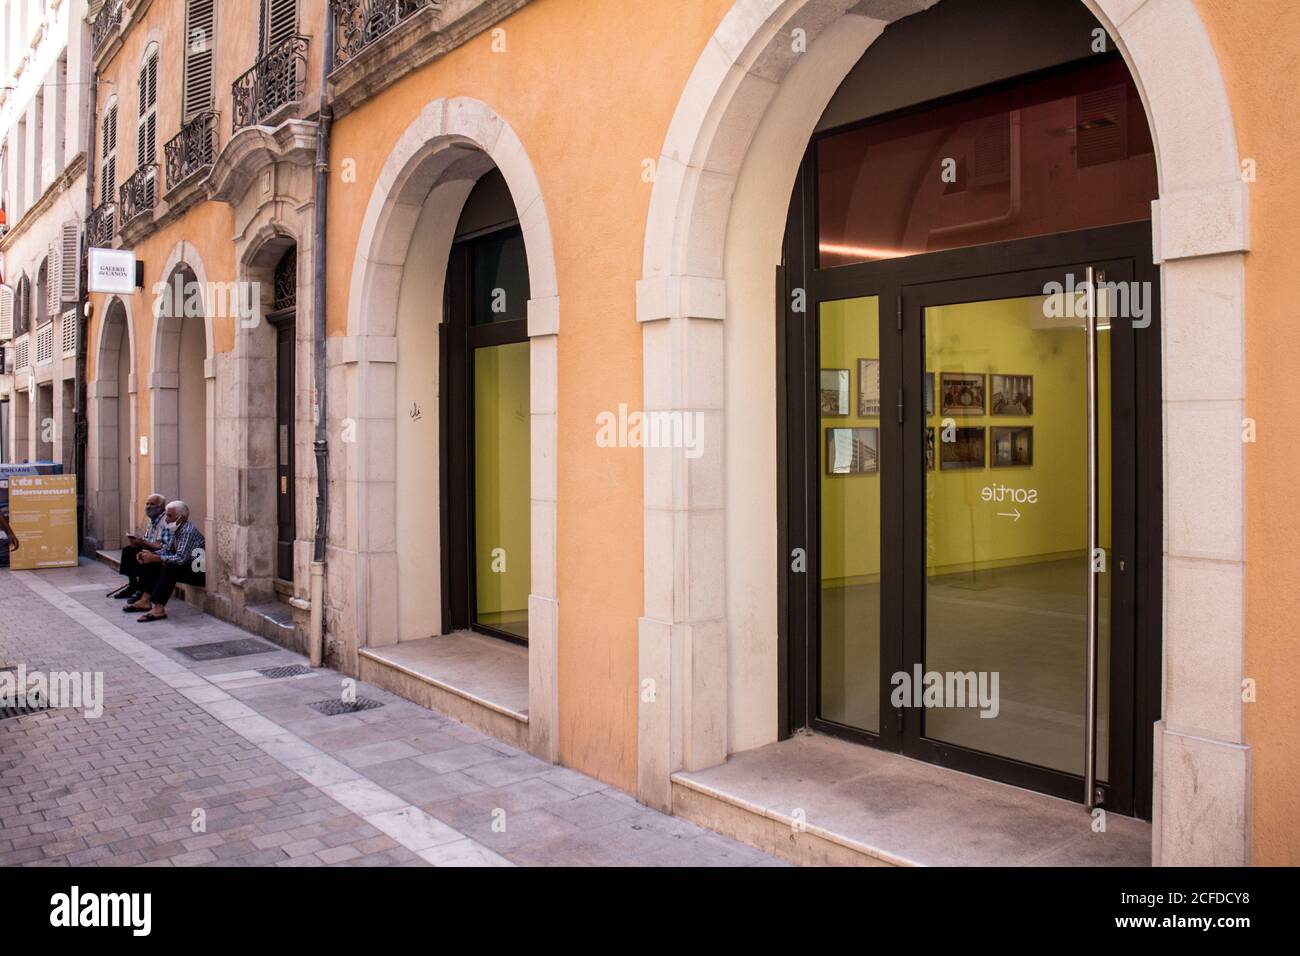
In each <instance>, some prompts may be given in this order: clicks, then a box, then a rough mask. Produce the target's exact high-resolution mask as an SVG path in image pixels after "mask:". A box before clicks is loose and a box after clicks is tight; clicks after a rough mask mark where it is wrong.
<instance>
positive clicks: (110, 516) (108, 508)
mask: <svg viewBox="0 0 1300 956" xmlns="http://www.w3.org/2000/svg"><path fill="white" fill-rule="evenodd" d="M134 367H135V362H134V346H133V343H132V340H131V323H130V318H129V316H128V314H127V310H126V305H125V304H124V303H123V302H122V300H121V299H119V298H116V297H115V298H113V299H112V300H111V301H110V302H109V303H108V308H107V309H106V310H105V313H104V320H103V322H102V323H101V325H100V333H99V347H98V349H97V350H96V352H95V370H96V374H95V381H94V382H92V383H91V385H90V388H89V390H88V391H89V396H88V397H89V412H90V416H89V417H90V441H91V447H90V449H89V460H90V468H91V474H90V483H91V488H93V489H95V491H94V495H95V498H94V500H93V501H92V503H91V509H92V513H93V517H92V521H91V536H92V537H94V538H95V539H96V541H97V543H98V546H99V547H101V548H105V549H108V550H116V549H118V548H121V547H122V545H123V543H124V541H125V535H126V534H127V532H129V531H131V530H132V529H133V528H135V527H136V526H137V525H138V524H139V523H140V522H141V520H142V519H141V518H140V517H139V516H138V515H136V505H135V502H136V487H135V468H134V465H135V453H136V446H135V437H134V436H135V378H134V371H133V370H134Z"/></svg>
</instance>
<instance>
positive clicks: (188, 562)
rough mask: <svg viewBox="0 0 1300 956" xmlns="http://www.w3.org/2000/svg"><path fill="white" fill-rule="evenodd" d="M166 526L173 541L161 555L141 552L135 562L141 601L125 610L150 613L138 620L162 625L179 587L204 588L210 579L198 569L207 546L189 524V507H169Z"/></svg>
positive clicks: (176, 504)
mask: <svg viewBox="0 0 1300 956" xmlns="http://www.w3.org/2000/svg"><path fill="white" fill-rule="evenodd" d="M167 524H168V525H169V526H170V527H171V540H170V541H168V542H167V544H165V545H164V546H163V547H162V549H161V550H159V551H142V552H140V554H139V555H138V556H137V558H136V560H137V561H138V562H139V563H140V565H141V569H140V589H141V591H142V592H143V593H142V594H141V595H140V599H139V600H138V601H132V602H131V603H129V604H128V605H127V606H126V607H124V608H123V609H122V610H124V611H148V612H149V613H147V614H144V615H142V616H141V617H139V618H138V619H137V620H140V621H146V622H147V621H162V620H166V618H167V601H168V599H169V598H170V597H171V596H172V591H173V590H174V589H175V587H176V585H178V584H197V585H198V586H199V587H203V586H204V585H205V584H206V581H207V577H206V575H205V574H204V573H203V572H202V571H197V570H195V567H196V566H197V567H200V568H201V567H203V565H204V554H203V551H204V548H205V542H204V540H203V534H202V533H201V532H200V531H199V529H198V528H196V527H194V525H192V524H190V506H189V505H187V504H186V503H185V502H183V501H173V502H170V503H169V504H168V505H167Z"/></svg>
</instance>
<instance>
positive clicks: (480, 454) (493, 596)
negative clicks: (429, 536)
mask: <svg viewBox="0 0 1300 956" xmlns="http://www.w3.org/2000/svg"><path fill="white" fill-rule="evenodd" d="M528 354H529V353H528V343H527V342H515V343H513V344H511V345H498V346H493V347H491V348H480V349H475V351H474V512H475V537H476V542H475V544H476V552H477V553H476V555H475V572H476V575H477V582H476V584H477V592H478V617H479V620H480V621H482V622H483V623H485V624H492V623H506V622H512V621H526V620H527V619H528V588H529V556H530V552H529V547H530V544H529V541H530V538H529V497H528V494H529V492H528V483H529V476H530V475H531V469H530V467H529V463H530V447H529V424H530V423H529V378H528V374H529V365H528ZM497 548H500V549H502V550H503V551H504V559H505V570H504V571H502V570H499V567H500V565H499V564H498V565H497V567H498V570H494V568H493V563H494V557H493V551H494V550H495V549H497Z"/></svg>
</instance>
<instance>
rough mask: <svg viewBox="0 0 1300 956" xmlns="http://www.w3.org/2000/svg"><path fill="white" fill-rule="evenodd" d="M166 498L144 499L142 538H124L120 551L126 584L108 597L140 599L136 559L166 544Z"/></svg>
mask: <svg viewBox="0 0 1300 956" xmlns="http://www.w3.org/2000/svg"><path fill="white" fill-rule="evenodd" d="M166 500H167V499H166V498H164V497H163V496H162V495H160V494H158V492H156V491H155V492H154V493H153V494H151V495H150V496H149V497H148V498H146V499H144V513H145V517H146V519H147V520H146V522H145V526H144V537H140V536H139V535H135V534H128V535H127V536H126V547H125V548H123V549H122V564H121V569H120V570H121V572H122V574H124V575H126V584H124V585H123V586H122V587H121V588H120V589H119V590H117V591H114V592H112V593H111V594H109V597H113V598H118V599H119V600H121V599H122V598H126V599H128V601H138V600H139V599H140V565H139V562H138V561H137V560H136V558H137V557H138V556H139V554H140V552H141V551H160V550H162V547H163V545H165V544H166V543H167V538H168V537H170V532H169V531H167V529H166V528H165V527H164V526H163V525H164V521H165V515H164V512H165V511H166V507H165V506H164V503H165V502H166Z"/></svg>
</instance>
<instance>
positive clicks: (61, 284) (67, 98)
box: [0, 0, 89, 473]
mask: <svg viewBox="0 0 1300 956" xmlns="http://www.w3.org/2000/svg"><path fill="white" fill-rule="evenodd" d="M85 10H86V5H85V3H84V2H83V3H77V2H72V0H61V2H50V0H45V2H28V0H11V2H8V3H5V4H4V5H3V8H2V11H0V24H3V27H4V30H3V34H4V40H3V42H2V43H0V58H3V61H2V62H0V77H3V79H2V80H0V83H3V84H4V85H3V88H0V136H3V146H2V147H0V184H2V185H0V190H3V199H2V201H0V206H2V207H3V209H4V226H3V227H0V228H3V230H4V233H3V235H0V276H3V281H4V288H3V289H0V348H3V349H4V355H5V357H4V367H3V370H0V403H3V407H2V408H0V423H2V424H0V457H2V458H3V460H4V461H14V462H23V461H55V462H60V463H62V464H63V465H64V470H65V471H66V472H69V473H70V472H71V471H72V470H73V455H74V445H75V442H74V436H75V412H74V409H75V406H76V381H77V367H76V356H77V335H78V321H77V311H76V304H77V297H78V294H79V287H78V269H79V267H80V262H81V245H80V244H81V228H82V225H81V224H82V221H83V220H84V219H85V207H86V133H87V129H88V124H89V112H88V108H89V103H88V101H87V85H86V83H85V82H84V78H85V77H87V76H88V75H89V71H88V63H87V57H88V55H89V36H88V31H87V27H86V23H85Z"/></svg>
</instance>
